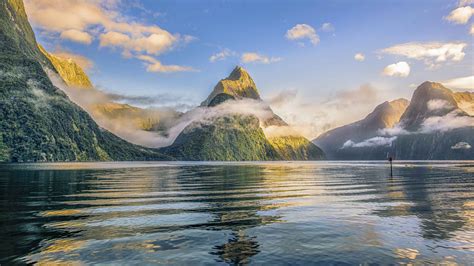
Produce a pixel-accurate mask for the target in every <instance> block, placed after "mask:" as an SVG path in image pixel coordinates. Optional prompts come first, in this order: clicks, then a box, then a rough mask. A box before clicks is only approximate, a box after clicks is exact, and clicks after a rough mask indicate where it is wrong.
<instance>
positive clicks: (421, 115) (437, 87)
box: [400, 81, 458, 130]
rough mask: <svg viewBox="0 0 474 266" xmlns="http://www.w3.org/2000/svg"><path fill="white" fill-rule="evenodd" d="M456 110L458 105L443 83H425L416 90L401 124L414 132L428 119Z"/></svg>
mask: <svg viewBox="0 0 474 266" xmlns="http://www.w3.org/2000/svg"><path fill="white" fill-rule="evenodd" d="M434 103H436V106H435V105H434ZM456 109H458V104H457V102H456V100H455V98H454V93H453V92H452V91H451V90H450V89H448V88H446V87H444V86H443V85H442V84H441V83H437V82H431V81H425V82H423V83H422V84H421V85H420V86H418V87H417V88H416V90H415V92H414V93H413V96H412V98H411V102H410V105H409V106H408V107H407V110H406V112H405V113H404V114H403V116H402V117H401V119H400V122H403V124H404V126H405V127H406V128H410V129H413V130H414V129H416V127H418V126H420V124H421V123H422V122H423V121H424V120H425V119H426V118H427V117H430V116H434V115H436V116H443V115H445V114H447V113H449V112H451V111H453V110H456Z"/></svg>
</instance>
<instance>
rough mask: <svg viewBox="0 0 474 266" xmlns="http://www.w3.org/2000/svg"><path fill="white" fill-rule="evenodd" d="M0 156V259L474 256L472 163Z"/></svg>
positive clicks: (297, 260) (406, 259)
mask: <svg viewBox="0 0 474 266" xmlns="http://www.w3.org/2000/svg"><path fill="white" fill-rule="evenodd" d="M388 171H389V170H388V168H387V166H386V164H385V163H382V162H375V163H367V162H355V163H343V162H317V163H312V162H311V163H310V162H308V163H300V162H291V163H288V162H274V163H85V164H74V163H70V164H37V165H35V164H33V165H1V166H0V191H1V196H0V225H1V228H2V230H1V231H0V238H1V239H2V245H1V246H0V263H1V264H4V263H9V262H17V263H126V264H130V263H136V264H140V263H145V264H147V263H148V264H150V263H165V264H183V263H185V264H191V263H197V264H202V263H204V264H205V263H217V264H232V265H235V264H262V263H266V264H270V263H275V264H287V263H292V264H306V263H317V262H319V263H332V264H335V263H349V264H360V263H381V264H390V263H429V262H430V263H449V262H458V263H461V264H467V263H469V262H472V261H474V192H473V191H474V177H473V173H474V163H473V162H432V163H427V162H403V163H400V164H396V165H394V177H392V178H390V177H389V175H388V174H389V172H388Z"/></svg>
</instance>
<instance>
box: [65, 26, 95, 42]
mask: <svg viewBox="0 0 474 266" xmlns="http://www.w3.org/2000/svg"><path fill="white" fill-rule="evenodd" d="M59 37H60V38H61V39H67V40H71V41H74V42H78V43H84V44H91V43H92V36H91V35H90V34H89V33H87V32H84V31H80V30H74V29H71V30H65V31H63V32H61V35H59Z"/></svg>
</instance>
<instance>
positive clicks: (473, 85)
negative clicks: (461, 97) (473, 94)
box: [441, 75, 474, 90]
mask: <svg viewBox="0 0 474 266" xmlns="http://www.w3.org/2000/svg"><path fill="white" fill-rule="evenodd" d="M441 83H442V84H443V85H444V86H446V87H448V88H450V89H457V90H466V89H468V90H474V75H473V76H467V77H459V78H454V79H449V80H445V81H441Z"/></svg>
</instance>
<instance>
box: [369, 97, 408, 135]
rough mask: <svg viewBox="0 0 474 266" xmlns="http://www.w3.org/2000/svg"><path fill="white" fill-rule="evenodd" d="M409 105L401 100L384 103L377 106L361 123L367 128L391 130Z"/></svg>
mask: <svg viewBox="0 0 474 266" xmlns="http://www.w3.org/2000/svg"><path fill="white" fill-rule="evenodd" d="M409 103H410V102H409V101H408V100H407V99H403V98H400V99H396V100H393V101H390V102H389V101H385V102H383V103H381V104H379V105H377V106H376V107H375V109H374V110H373V111H372V112H371V113H370V114H368V115H367V116H366V117H365V118H364V119H363V120H362V121H361V122H362V123H363V124H364V125H365V127H368V128H375V129H380V128H391V127H393V126H394V125H395V124H396V123H397V122H398V121H399V119H400V116H402V114H403V112H405V109H406V108H407V106H408V104H409Z"/></svg>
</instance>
